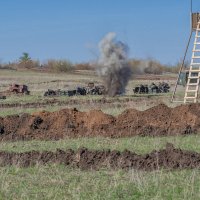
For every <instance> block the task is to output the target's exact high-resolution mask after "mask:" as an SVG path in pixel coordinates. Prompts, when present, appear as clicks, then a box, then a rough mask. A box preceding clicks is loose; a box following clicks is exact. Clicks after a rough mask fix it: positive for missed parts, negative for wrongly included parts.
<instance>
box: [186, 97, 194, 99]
mask: <svg viewBox="0 0 200 200" xmlns="http://www.w3.org/2000/svg"><path fill="white" fill-rule="evenodd" d="M184 98H185V99H196V97H184Z"/></svg>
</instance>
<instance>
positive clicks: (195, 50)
mask: <svg viewBox="0 0 200 200" xmlns="http://www.w3.org/2000/svg"><path fill="white" fill-rule="evenodd" d="M192 51H193V52H200V49H193V50H192Z"/></svg>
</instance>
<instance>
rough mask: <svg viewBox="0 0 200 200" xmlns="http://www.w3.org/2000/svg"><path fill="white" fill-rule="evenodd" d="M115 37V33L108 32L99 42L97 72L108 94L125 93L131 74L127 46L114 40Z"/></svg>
mask: <svg viewBox="0 0 200 200" xmlns="http://www.w3.org/2000/svg"><path fill="white" fill-rule="evenodd" d="M115 37H116V34H115V33H108V34H107V35H106V36H105V37H104V38H103V39H102V40H101V41H100V43H99V50H100V58H99V60H98V72H99V75H100V76H102V77H103V80H104V84H105V87H106V89H107V93H108V95H109V96H115V95H117V94H123V93H125V87H126V85H127V84H128V81H129V79H130V76H131V70H130V67H129V64H128V46H127V45H126V44H124V43H122V42H121V41H116V40H115Z"/></svg>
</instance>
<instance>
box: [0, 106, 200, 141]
mask: <svg viewBox="0 0 200 200" xmlns="http://www.w3.org/2000/svg"><path fill="white" fill-rule="evenodd" d="M198 131H200V104H190V105H181V106H178V107H176V108H169V107H167V106H166V105H164V104H160V105H158V106H155V107H153V108H150V109H148V110H145V111H137V110H135V109H128V110H126V111H124V112H123V113H122V114H120V115H119V116H117V117H113V116H111V115H107V114H105V113H103V112H102V111H100V110H92V111H89V112H80V111H78V110H76V109H63V110H60V111H56V112H52V113H51V112H46V111H43V112H39V113H33V114H32V115H29V114H22V115H13V116H7V117H4V118H0V140H18V139H22V140H25V139H26V140H29V139H62V138H64V137H72V138H74V137H85V136H88V137H90V136H105V137H127V136H135V135H142V136H146V135H149V136H157V135H159V136H160V135H184V134H192V133H197V132H198Z"/></svg>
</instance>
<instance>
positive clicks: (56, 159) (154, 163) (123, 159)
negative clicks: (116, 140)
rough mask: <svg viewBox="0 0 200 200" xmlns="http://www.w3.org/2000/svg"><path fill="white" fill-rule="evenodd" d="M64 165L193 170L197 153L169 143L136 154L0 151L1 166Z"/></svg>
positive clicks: (197, 161)
mask: <svg viewBox="0 0 200 200" xmlns="http://www.w3.org/2000/svg"><path fill="white" fill-rule="evenodd" d="M52 163H56V164H63V165H66V166H70V167H73V168H80V169H83V170H90V169H93V170H99V169H101V168H107V169H124V170H128V169H137V170H146V171H152V170H158V169H168V170H172V169H194V168H200V154H199V153H197V152H193V151H185V150H181V149H176V148H174V146H173V145H172V144H170V143H168V144H167V145H166V148H165V149H163V150H159V151H156V150H154V151H152V152H151V153H149V154H146V155H138V154H136V153H134V152H130V151H128V150H125V151H123V152H119V151H116V150H114V151H110V150H92V151H91V150H88V149H86V148H80V149H79V150H77V151H73V150H71V149H68V150H65V151H63V150H57V151H56V152H49V151H45V152H38V151H31V152H25V153H11V152H10V153H9V152H0V166H11V165H16V166H19V167H30V166H34V165H38V164H40V165H46V164H52Z"/></svg>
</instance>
